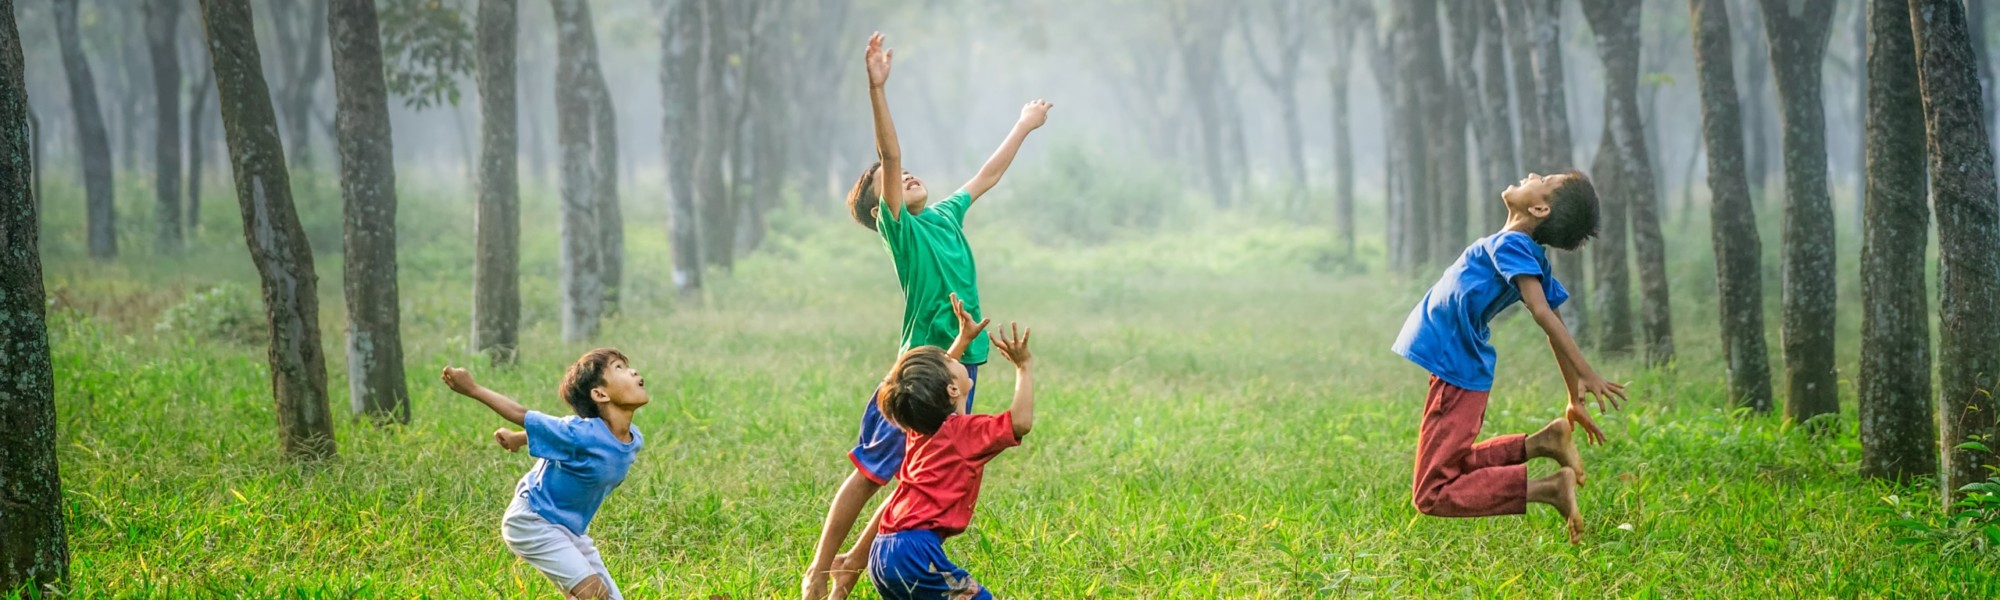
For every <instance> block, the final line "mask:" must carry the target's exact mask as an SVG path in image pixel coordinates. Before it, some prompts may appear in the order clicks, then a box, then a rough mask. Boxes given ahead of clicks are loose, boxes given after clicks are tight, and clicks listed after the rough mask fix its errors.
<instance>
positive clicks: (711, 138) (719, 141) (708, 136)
mask: <svg viewBox="0 0 2000 600" xmlns="http://www.w3.org/2000/svg"><path fill="white" fill-rule="evenodd" d="M731 10H732V7H731V5H730V4H729V3H727V2H723V1H720V0H704V3H703V7H702V24H703V25H702V26H703V27H704V28H705V29H706V30H707V34H706V39H707V42H708V47H707V53H706V54H705V55H704V56H703V60H702V63H701V66H702V78H701V85H700V88H701V94H702V98H703V101H702V103H701V108H702V115H701V117H700V122H701V123H702V153H701V162H700V163H698V164H699V165H700V171H699V172H700V178H701V179H700V185H701V193H700V195H699V198H701V199H702V200H703V202H704V203H703V204H702V206H701V218H702V237H701V241H702V244H704V247H703V248H702V252H701V256H702V258H703V259H705V260H707V261H708V264H709V265H712V266H715V267H717V268H720V269H722V271H723V272H725V273H726V272H728V271H730V270H731V269H733V268H734V267H735V265H736V217H737V215H738V214H739V212H740V208H739V207H738V206H737V205H736V202H735V199H736V197H735V194H733V193H732V192H733V190H732V185H731V181H730V178H729V173H730V169H731V168H733V167H734V166H735V165H734V164H732V163H733V161H732V160H731V159H732V157H733V156H734V155H735V153H736V141H737V135H736V132H737V131H738V129H737V128H738V126H739V125H740V123H739V122H738V120H737V116H738V115H737V113H736V109H737V107H738V106H739V104H738V102H737V96H736V95H735V94H732V93H730V91H731V90H730V85H731V84H732V83H734V82H733V81H732V80H731V78H732V77H733V74H732V73H731V72H730V71H731V69H730V67H729V65H728V63H727V61H726V60H722V58H723V57H726V56H729V55H731V54H734V53H735V52H736V51H737V50H738V48H737V45H736V44H735V40H733V39H731V36H730V35H729V31H730V27H731V19H730V11H731Z"/></svg>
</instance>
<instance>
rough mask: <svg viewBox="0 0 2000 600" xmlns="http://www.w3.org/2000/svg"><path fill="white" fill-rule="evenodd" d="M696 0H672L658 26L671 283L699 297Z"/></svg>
mask: <svg viewBox="0 0 2000 600" xmlns="http://www.w3.org/2000/svg"><path fill="white" fill-rule="evenodd" d="M700 1H701V0H674V2H673V3H672V4H671V5H670V7H669V8H668V9H667V10H666V16H665V19H666V23H664V24H663V25H662V26H661V28H660V31H661V36H660V46H661V49H660V50H661V52H660V55H661V57H662V59H661V61H660V90H661V93H660V99H661V103H662V105H663V106H662V107H661V108H662V111H661V112H662V115H664V117H663V121H664V123H663V126H662V128H661V134H662V138H663V139H662V140H661V145H662V146H663V147H664V149H665V151H664V152H662V154H663V155H664V156H665V157H666V160H667V188H668V190H669V191H670V192H671V194H672V195H671V199H670V200H669V201H668V205H667V242H668V245H669V246H671V247H672V249H673V254H674V289H675V290H677V291H679V292H680V294H681V296H682V297H683V298H693V299H699V298H700V297H701V275H702V258H701V236H700V232H701V229H700V223H701V215H700V214H699V213H697V212H695V207H696V206H697V204H698V201H697V199H696V198H695V179H696V171H695V162H696V157H697V156H698V155H699V154H700V153H701V151H702V150H701V148H700V140H701V129H700V128H701V122H700V121H699V120H698V117H699V115H700V111H701V109H700V103H701V102H702V97H701V87H700V82H701V70H702V69H701V58H702V53H703V51H704V47H705V46H706V41H705V36H706V35H707V32H706V31H705V30H704V29H703V27H702V26H701V25H702V21H701V7H700V6H699V5H698V3H699V2H700Z"/></svg>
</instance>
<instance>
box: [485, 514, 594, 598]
mask: <svg viewBox="0 0 2000 600" xmlns="http://www.w3.org/2000/svg"><path fill="white" fill-rule="evenodd" d="M500 538H501V539H503V540H506V542H507V549H508V550H512V551H514V555H515V556H519V557H521V560H523V561H527V563H528V564H529V565H530V566H533V567H535V570H537V571H541V572H542V574H543V575H547V576H548V578H549V580H550V581H553V582H555V584H556V585H557V586H560V587H562V589H563V591H564V592H568V591H569V590H571V589H574V588H575V587H576V586H577V584H579V583H583V580H585V579H589V578H590V576H591V575H596V576H598V577H602V578H604V587H605V588H607V589H609V590H611V597H612V598H613V599H615V600H624V596H623V595H620V594H619V593H618V583H617V582H614V581H612V580H611V571H608V570H606V569H605V568H604V559H602V558H599V557H598V556H597V545H596V544H595V543H593V542H591V540H590V536H587V535H577V534H574V533H570V531H569V529H568V528H566V527H563V526H561V525H557V524H555V523H550V522H549V521H548V520H547V519H543V518H542V516H541V515H538V514H535V511H534V510H533V509H530V508H528V500H527V499H526V498H522V497H520V496H515V497H514V503H513V504H509V505H507V514H506V515H505V516H502V517H501V518H500Z"/></svg>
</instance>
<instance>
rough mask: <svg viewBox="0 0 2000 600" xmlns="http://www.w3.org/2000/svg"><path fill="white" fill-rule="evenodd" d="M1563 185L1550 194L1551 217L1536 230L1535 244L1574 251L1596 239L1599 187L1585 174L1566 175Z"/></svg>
mask: <svg viewBox="0 0 2000 600" xmlns="http://www.w3.org/2000/svg"><path fill="white" fill-rule="evenodd" d="M1563 175H1564V176H1565V177H1564V178H1563V182H1562V185H1558V186H1556V189H1555V190H1554V191H1551V192H1549V198H1548V203H1549V216H1548V218H1546V219H1542V224H1541V225H1537V226H1535V233H1534V234H1533V235H1532V236H1530V237H1533V238H1535V243H1537V244H1541V245H1544V246H1549V247H1553V248H1559V249H1562V250H1575V249H1577V247H1578V246H1582V245H1583V241H1584V240H1588V239H1590V238H1593V237H1597V187H1596V186H1594V185H1591V183H1590V178H1589V177H1587V176H1585V175H1584V174H1583V173H1579V172H1577V171H1574V170H1572V171H1570V172H1568V173H1564V174H1563Z"/></svg>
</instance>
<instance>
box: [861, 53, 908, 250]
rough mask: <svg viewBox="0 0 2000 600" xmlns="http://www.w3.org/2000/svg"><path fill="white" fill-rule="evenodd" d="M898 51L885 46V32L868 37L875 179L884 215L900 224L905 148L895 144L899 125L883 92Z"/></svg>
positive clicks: (867, 54) (869, 101)
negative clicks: (878, 166) (878, 165)
mask: <svg viewBox="0 0 2000 600" xmlns="http://www.w3.org/2000/svg"><path fill="white" fill-rule="evenodd" d="M895 56H896V51H895V50H891V49H888V48H883V47H882V33H881V32H876V33H875V35H872V36H869V37H868V51H867V53H866V56H865V60H866V61H867V63H868V105H869V107H871V108H872V109H873V110H874V113H875V154H876V155H877V156H879V157H880V158H881V159H882V170H881V171H880V172H879V173H878V174H877V175H876V178H875V191H876V192H878V193H880V194H882V205H881V208H882V213H883V214H884V215H885V216H886V217H887V218H890V219H895V220H897V221H901V220H903V219H902V214H903V185H902V181H903V146H902V144H901V143H898V142H897V141H896V123H895V122H894V121H891V120H890V119H889V97H888V95H887V94H886V93H884V92H883V91H882V86H883V84H886V83H888V82H889V61H890V59H893V58H895Z"/></svg>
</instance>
